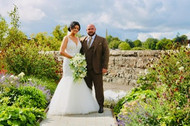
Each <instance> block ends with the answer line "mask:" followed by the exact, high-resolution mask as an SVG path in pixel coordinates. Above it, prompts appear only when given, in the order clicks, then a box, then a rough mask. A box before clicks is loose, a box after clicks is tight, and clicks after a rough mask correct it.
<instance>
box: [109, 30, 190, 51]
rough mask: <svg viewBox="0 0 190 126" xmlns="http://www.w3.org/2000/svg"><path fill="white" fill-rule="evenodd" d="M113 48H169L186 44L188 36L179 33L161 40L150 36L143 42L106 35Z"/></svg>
mask: <svg viewBox="0 0 190 126" xmlns="http://www.w3.org/2000/svg"><path fill="white" fill-rule="evenodd" d="M106 39H107V41H108V43H109V47H110V48H111V49H120V50H147V49H150V50H169V49H173V48H176V47H179V46H182V45H184V46H186V45H187V44H188V37H187V36H186V35H181V36H180V35H179V34H177V35H176V37H175V38H173V39H172V40H171V39H167V38H163V39H161V40H159V39H155V38H148V39H146V41H144V42H142V41H140V40H135V41H132V40H130V39H126V40H125V41H121V40H120V39H119V38H118V37H112V36H111V35H109V36H106Z"/></svg>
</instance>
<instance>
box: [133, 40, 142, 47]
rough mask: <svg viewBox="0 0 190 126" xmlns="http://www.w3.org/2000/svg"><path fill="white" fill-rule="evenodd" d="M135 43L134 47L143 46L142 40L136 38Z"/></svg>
mask: <svg viewBox="0 0 190 126" xmlns="http://www.w3.org/2000/svg"><path fill="white" fill-rule="evenodd" d="M133 44H134V47H141V46H142V42H141V41H140V40H138V39H137V40H135V41H134V42H133Z"/></svg>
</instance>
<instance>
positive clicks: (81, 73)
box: [69, 53, 87, 82]
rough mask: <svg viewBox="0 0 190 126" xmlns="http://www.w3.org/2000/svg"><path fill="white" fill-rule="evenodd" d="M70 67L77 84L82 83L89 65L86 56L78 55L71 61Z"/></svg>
mask: <svg viewBox="0 0 190 126" xmlns="http://www.w3.org/2000/svg"><path fill="white" fill-rule="evenodd" d="M69 66H70V68H71V70H72V71H73V78H74V81H75V82H77V81H79V82H80V81H81V80H82V79H83V78H84V77H85V76H86V73H87V68H86V66H87V64H86V60H85V56H84V55H82V54H80V53H77V54H76V55H75V56H74V57H73V58H72V59H70V64H69Z"/></svg>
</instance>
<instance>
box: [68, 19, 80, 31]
mask: <svg viewBox="0 0 190 126" xmlns="http://www.w3.org/2000/svg"><path fill="white" fill-rule="evenodd" d="M76 25H78V26H79V31H80V24H79V23H78V22H77V21H72V22H71V24H70V25H69V27H68V31H71V29H73V28H74V27H75V26H76Z"/></svg>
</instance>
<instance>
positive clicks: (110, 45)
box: [109, 40, 121, 49]
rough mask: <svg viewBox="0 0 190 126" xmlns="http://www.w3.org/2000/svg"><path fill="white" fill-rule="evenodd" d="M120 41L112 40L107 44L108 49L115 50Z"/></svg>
mask: <svg viewBox="0 0 190 126" xmlns="http://www.w3.org/2000/svg"><path fill="white" fill-rule="evenodd" d="M120 43H121V41H118V40H113V41H111V42H110V43H109V48H111V49H117V48H118V46H119V44H120Z"/></svg>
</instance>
